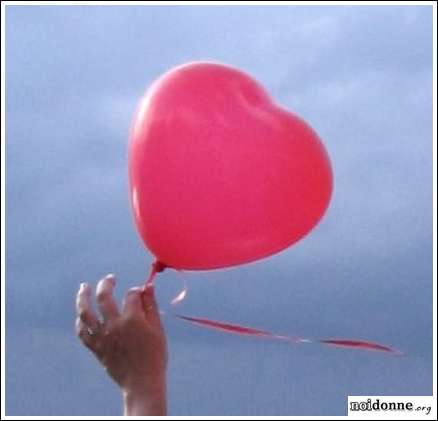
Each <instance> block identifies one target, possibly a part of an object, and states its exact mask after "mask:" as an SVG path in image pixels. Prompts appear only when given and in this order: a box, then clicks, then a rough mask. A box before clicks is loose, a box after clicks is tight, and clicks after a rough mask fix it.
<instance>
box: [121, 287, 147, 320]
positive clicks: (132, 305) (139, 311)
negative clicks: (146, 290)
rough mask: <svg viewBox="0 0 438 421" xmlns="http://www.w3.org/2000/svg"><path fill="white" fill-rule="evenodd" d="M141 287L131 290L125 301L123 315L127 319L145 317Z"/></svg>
mask: <svg viewBox="0 0 438 421" xmlns="http://www.w3.org/2000/svg"><path fill="white" fill-rule="evenodd" d="M141 292H142V289H141V288H140V287H135V288H131V289H129V290H128V292H127V293H126V295H125V299H124V300H123V315H124V316H125V317H127V318H138V317H144V314H143V306H142V301H141Z"/></svg>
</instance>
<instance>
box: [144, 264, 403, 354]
mask: <svg viewBox="0 0 438 421" xmlns="http://www.w3.org/2000/svg"><path fill="white" fill-rule="evenodd" d="M166 267H167V266H166V265H165V264H163V263H161V262H159V261H155V262H154V263H152V268H151V271H150V274H149V277H148V279H147V280H146V282H145V286H144V288H146V287H148V286H152V285H153V284H154V280H155V277H156V275H157V273H159V272H162V271H164V270H165V269H166ZM186 295H187V287H186V286H184V288H183V290H182V291H181V292H180V293H179V294H178V295H177V296H176V297H175V298H174V299H173V300H172V302H171V304H172V305H173V306H174V305H176V304H178V303H180V302H182V301H183V300H184V299H185V297H186ZM172 316H173V317H176V318H178V319H180V320H183V321H186V322H188V323H191V324H194V325H198V326H202V327H205V328H208V329H212V330H218V331H222V332H227V333H231V334H235V335H240V336H252V337H257V338H264V339H272V340H282V341H289V342H291V343H293V344H299V343H320V344H324V345H329V346H336V347H343V348H355V349H362V350H366V351H381V352H387V353H390V354H394V355H402V353H401V352H400V351H398V350H396V349H394V348H391V347H389V346H386V345H382V344H379V343H376V342H369V341H364V340H357V339H343V338H328V339H309V338H302V337H299V336H290V335H279V334H276V333H273V332H269V331H266V330H261V329H256V328H253V327H249V326H242V325H239V324H234V323H227V322H221V321H217V320H211V319H206V318H203V317H193V316H186V315H182V314H176V313H173V314H172Z"/></svg>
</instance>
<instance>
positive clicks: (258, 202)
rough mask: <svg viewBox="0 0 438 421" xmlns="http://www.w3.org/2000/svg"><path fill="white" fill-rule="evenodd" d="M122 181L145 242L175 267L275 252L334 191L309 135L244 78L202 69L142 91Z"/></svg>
mask: <svg viewBox="0 0 438 421" xmlns="http://www.w3.org/2000/svg"><path fill="white" fill-rule="evenodd" d="M129 176H130V187H131V201H132V208H133V212H134V217H135V221H136V225H137V228H138V230H139V232H140V234H141V236H142V238H143V241H144V243H145V245H146V246H147V247H148V248H149V250H150V251H151V252H152V253H153V254H154V255H155V257H156V258H157V259H158V261H160V262H162V263H163V264H164V265H166V266H169V267H173V268H175V269H191V270H202V269H213V268H220V267H226V266H233V265H237V264H242V263H247V262H251V261H254V260H257V259H260V258H263V257H266V256H269V255H271V254H274V253H276V252H279V251H280V250H283V249H284V248H286V247H288V246H290V245H291V244H293V243H295V242H296V241H298V240H299V239H300V238H302V237H303V236H305V235H306V234H307V233H308V232H309V231H310V230H311V229H312V228H313V227H314V226H315V225H316V224H317V223H318V221H319V220H320V218H321V217H322V215H323V214H324V212H325V210H326V209H327V206H328V204H329V201H330V197H331V192H332V171H331V166H330V161H329V158H328V155H327V153H326V150H325V148H324V146H323V144H322V143H321V141H320V140H319V138H318V136H317V134H316V133H315V132H314V131H313V130H312V128H311V127H310V126H309V125H307V124H306V123H305V122H304V121H303V120H302V119H301V118H299V117H298V116H296V115H295V114H293V113H291V112H289V111H286V110H285V109H283V108H281V107H280V106H279V105H278V104H276V103H275V102H274V101H273V100H272V99H271V97H270V96H269V94H268V93H267V92H266V91H265V90H264V89H263V88H262V87H261V86H260V85H259V84H258V83H257V82H256V81H255V80H254V79H252V78H251V77H250V76H248V75H247V74H245V73H243V72H241V71H239V70H237V69H235V68H232V67H229V66H225V65H222V64H217V63H206V62H194V63H189V64H185V65H182V66H179V67H176V68H174V69H172V70H170V71H168V72H167V73H165V74H164V75H163V76H161V77H160V78H159V79H158V80H156V81H155V82H154V83H153V84H152V86H151V87H150V88H149V89H148V91H147V92H146V94H145V96H144V97H143V98H142V100H141V102H140V104H139V106H138V109H137V111H136V114H135V117H134V121H133V124H132V128H131V141H130V148H129Z"/></svg>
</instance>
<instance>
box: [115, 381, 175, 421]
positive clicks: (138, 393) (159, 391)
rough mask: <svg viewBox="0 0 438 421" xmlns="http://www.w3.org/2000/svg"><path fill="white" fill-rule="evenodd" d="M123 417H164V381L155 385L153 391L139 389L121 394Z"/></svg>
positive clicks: (165, 406) (165, 408) (165, 404)
mask: <svg viewBox="0 0 438 421" xmlns="http://www.w3.org/2000/svg"><path fill="white" fill-rule="evenodd" d="M123 404H124V408H123V415H131V416H147V415H166V414H167V399H166V381H165V380H163V381H160V382H159V383H157V384H155V385H154V387H153V389H152V390H151V389H150V388H141V389H137V390H130V391H124V392H123Z"/></svg>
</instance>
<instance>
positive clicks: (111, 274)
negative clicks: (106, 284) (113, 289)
mask: <svg viewBox="0 0 438 421" xmlns="http://www.w3.org/2000/svg"><path fill="white" fill-rule="evenodd" d="M105 279H108V280H110V281H112V282H115V281H116V276H115V275H114V273H108V275H106V276H105Z"/></svg>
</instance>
